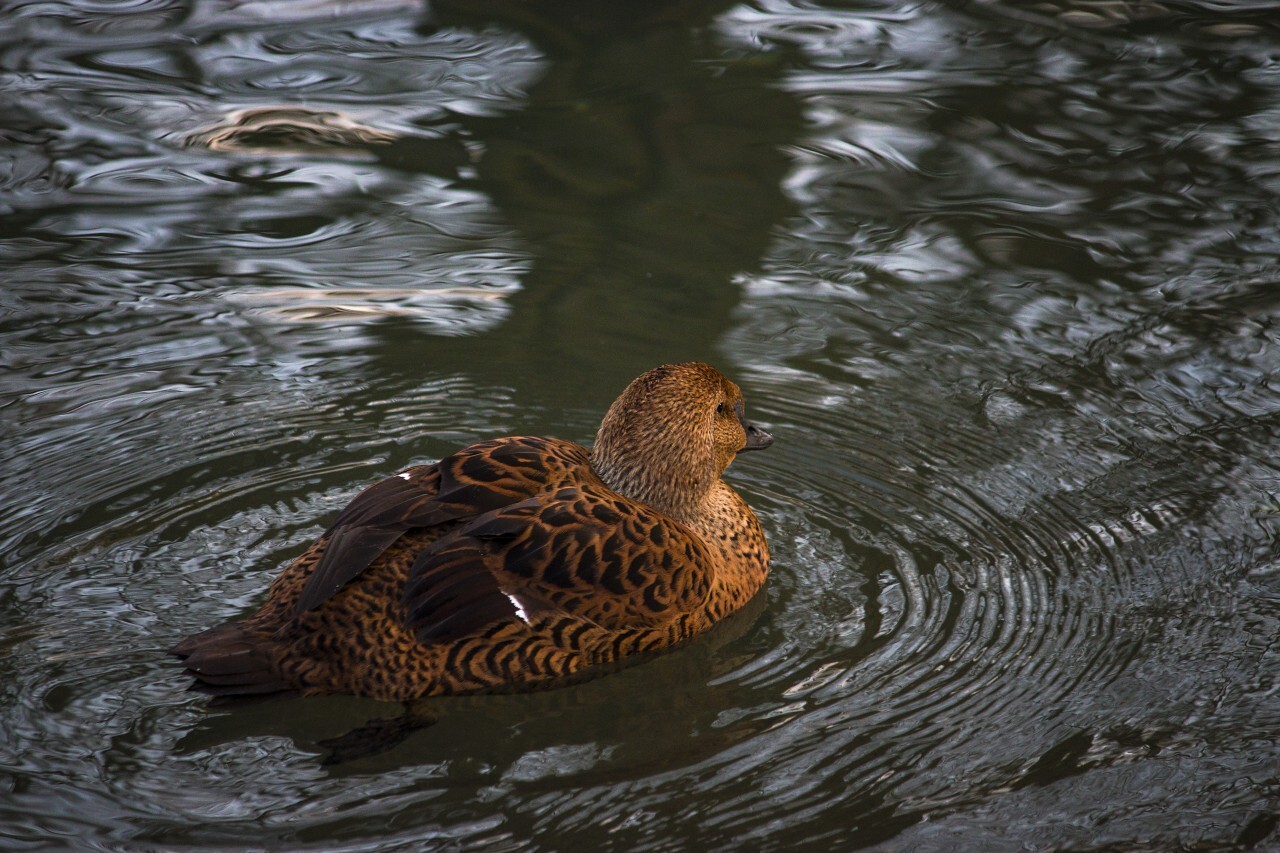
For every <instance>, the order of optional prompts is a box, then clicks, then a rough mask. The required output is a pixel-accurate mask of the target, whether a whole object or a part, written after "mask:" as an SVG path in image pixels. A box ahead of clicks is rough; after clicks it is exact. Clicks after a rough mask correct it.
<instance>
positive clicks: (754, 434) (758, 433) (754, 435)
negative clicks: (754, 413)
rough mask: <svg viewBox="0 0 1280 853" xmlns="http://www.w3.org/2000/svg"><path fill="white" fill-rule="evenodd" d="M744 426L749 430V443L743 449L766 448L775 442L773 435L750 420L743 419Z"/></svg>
mask: <svg viewBox="0 0 1280 853" xmlns="http://www.w3.org/2000/svg"><path fill="white" fill-rule="evenodd" d="M742 426H743V429H745V430H746V431H747V443H746V445H745V446H744V447H743V448H742V450H764V449H765V448H766V447H768V446H769V445H771V444H773V436H772V435H770V434H769V433H767V432H765V431H764V430H762V429H760V427H758V426H756V425H755V424H753V423H751V422H750V421H743V423H742ZM738 452H739V453H741V452H742V451H738Z"/></svg>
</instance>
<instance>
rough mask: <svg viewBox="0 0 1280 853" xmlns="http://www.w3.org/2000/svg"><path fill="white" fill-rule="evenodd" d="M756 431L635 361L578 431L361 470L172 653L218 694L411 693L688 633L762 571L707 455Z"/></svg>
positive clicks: (683, 377)
mask: <svg viewBox="0 0 1280 853" xmlns="http://www.w3.org/2000/svg"><path fill="white" fill-rule="evenodd" d="M772 443H773V437H772V436H770V435H769V434H768V433H767V432H764V431H763V430H761V429H759V428H758V427H756V426H754V425H753V424H752V423H751V422H750V421H748V420H747V418H746V415H745V411H744V403H743V397H742V392H741V391H740V390H739V388H738V386H737V385H735V384H734V383H733V382H731V381H729V380H728V379H726V378H725V377H724V376H723V375H722V374H721V373H720V372H719V371H718V370H716V369H715V368H713V367H711V366H710V365H707V364H701V363H697V362H691V363H685V364H675V365H664V366H662V367H657V368H654V369H652V370H649V371H647V372H646V373H644V374H642V375H641V376H640V377H638V378H637V379H635V380H634V381H632V382H631V383H630V384H629V385H628V386H627V388H626V389H625V390H624V391H623V392H622V395H621V396H620V397H618V399H617V400H615V401H614V402H613V404H612V405H611V406H610V407H609V410H608V412H607V413H606V414H605V416H604V420H603V422H602V423H601V425H600V429H599V432H598V433H597V435H596V441H595V445H594V446H593V447H592V449H591V450H589V451H588V450H587V449H586V448H584V447H582V446H580V445H578V444H574V443H572V442H569V441H563V440H560V439H555V438H541V437H530V436H515V437H508V438H499V439H493V440H489V441H482V442H479V443H476V444H473V445H470V446H469V447H465V448H463V449H462V450H459V451H458V452H457V453H454V454H453V455H451V456H448V457H446V458H444V459H442V460H441V461H440V462H438V463H435V464H432V465H422V466H417V467H414V468H410V469H408V470H406V471H403V472H401V473H400V474H397V475H395V476H393V477H390V478H388V479H386V480H383V481H381V482H379V483H376V484H374V485H373V486H370V487H369V488H367V489H366V490H365V491H363V492H362V493H360V494H359V495H358V496H357V497H356V498H355V500H353V501H352V502H351V504H350V505H349V506H347V508H346V509H345V510H343V511H342V512H341V513H340V514H339V516H338V518H337V520H336V521H334V523H333V524H332V525H331V526H330V527H329V529H328V530H327V531H326V532H325V533H324V534H323V535H322V536H321V537H320V538H319V539H318V540H317V541H316V542H315V543H314V544H313V545H312V546H311V547H310V548H309V549H308V550H307V551H306V552H305V553H304V554H302V555H301V556H300V557H299V558H298V559H297V560H295V561H294V562H293V563H292V564H291V565H290V566H289V567H288V568H287V569H285V571H284V572H283V573H282V574H281V575H280V576H279V577H278V578H277V579H276V580H275V582H274V583H272V585H271V588H270V591H269V593H268V598H267V601H266V603H265V604H264V605H263V606H262V607H261V608H260V609H259V610H258V612H257V613H255V614H254V615H253V616H251V617H250V618H248V619H246V620H244V621H241V622H231V623H227V624H224V625H220V626H217V627H214V628H212V629H210V630H208V631H204V632H203V633H199V634H195V635H193V636H191V637H188V638H187V639H185V640H183V641H182V642H181V643H179V644H178V645H177V646H176V647H175V648H174V649H173V653H174V654H176V655H178V656H180V657H182V658H184V660H185V665H186V667H187V670H188V671H189V672H190V674H191V675H193V676H194V677H195V679H196V682H195V684H194V686H193V689H196V690H200V691H203V692H205V693H208V694H211V695H212V696H214V697H218V699H220V700H228V699H236V698H243V697H262V696H271V695H287V694H302V695H316V694H328V693H341V694H351V695H356V696H368V697H373V698H376V699H383V700H390V701H399V702H405V703H413V702H416V701H417V700H422V699H425V698H428V697H435V696H443V695H458V694H467V693H479V692H488V691H522V690H535V689H539V688H544V687H550V686H557V685H561V684H565V683H568V682H572V681H576V680H581V679H583V678H589V677H592V676H594V675H597V674H600V673H601V672H603V671H607V670H608V669H610V668H613V667H617V666H620V665H624V664H626V663H629V662H632V661H635V660H638V659H641V658H642V657H643V655H645V654H646V653H652V652H658V651H662V650H665V649H669V648H672V647H674V646H677V645H679V644H681V643H683V642H685V641H687V640H689V639H690V638H692V637H693V636H695V635H697V634H699V633H701V632H703V631H705V630H707V629H708V628H710V627H711V626H712V625H714V624H716V623H717V622H719V621H720V620H722V619H724V618H725V617H727V616H728V615H730V614H732V613H734V612H735V611H737V610H739V609H740V608H742V607H743V605H745V604H746V603H747V602H748V601H749V600H751V598H752V597H753V596H754V595H755V594H756V593H757V592H758V591H759V590H760V588H761V587H762V586H763V585H764V582H765V579H766V577H767V576H768V573H769V548H768V544H767V542H766V541H765V536H764V532H763V530H762V529H761V527H760V523H759V521H758V520H757V519H756V516H755V514H754V513H753V512H752V511H751V508H750V507H748V506H747V504H746V503H745V502H744V501H743V500H742V498H741V497H740V496H739V495H738V493H737V492H736V491H734V489H733V488H732V487H730V486H729V485H728V484H727V483H725V482H724V480H723V479H721V475H722V474H723V472H724V470H725V468H727V467H728V465H729V464H730V463H731V462H732V461H733V460H734V458H736V456H737V454H738V453H740V452H743V451H747V450H760V449H764V448H766V447H768V446H769V445H770V444H772ZM417 718H418V719H419V720H424V719H428V717H426V716H425V715H424V714H423V713H421V712H419V713H418V714H417ZM417 724H418V725H420V724H421V722H418V723H417ZM402 734H403V733H400V736H402Z"/></svg>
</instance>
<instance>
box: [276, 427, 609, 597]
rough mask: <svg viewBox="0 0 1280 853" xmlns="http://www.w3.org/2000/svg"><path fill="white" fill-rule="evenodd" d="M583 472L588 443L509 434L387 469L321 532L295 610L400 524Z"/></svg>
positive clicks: (423, 523) (424, 522)
mask: <svg viewBox="0 0 1280 853" xmlns="http://www.w3.org/2000/svg"><path fill="white" fill-rule="evenodd" d="M584 472H585V474H584ZM584 475H590V465H589V463H588V457H587V451H586V450H585V449H584V448H582V447H580V446H578V445H576V444H573V443H571V442H567V441H560V440H558V439H554V438H539V437H532V436H515V437H511V438H499V439H493V440H490V441H482V442H479V443H477V444H472V445H470V446H469V447H465V448H463V449H462V450H460V451H458V452H457V453H455V454H453V455H452V456H447V457H445V458H444V459H442V460H440V462H438V463H436V464H435V465H423V466H419V467H416V468H410V469H409V470H407V471H405V472H403V473H401V474H397V475H396V476H394V477H388V478H387V479H385V480H382V481H381V482H378V483H374V484H373V485H372V486H370V487H369V488H367V489H365V490H364V491H363V492H361V493H360V494H359V495H357V496H356V498H355V499H354V500H353V501H352V502H351V503H350V504H348V505H347V507H346V509H344V510H343V511H342V512H341V513H340V514H339V515H338V517H337V519H335V520H334V522H333V524H332V525H330V527H329V529H328V531H327V532H326V533H325V537H326V538H327V542H326V544H325V549H324V553H323V554H322V555H321V557H320V560H319V562H318V563H317V564H316V568H315V570H314V571H313V572H312V573H311V575H310V577H308V578H307V581H306V584H305V585H304V586H303V589H302V593H301V595H300V596H299V598H298V602H297V605H296V612H297V613H303V612H305V611H307V610H312V609H314V608H316V607H318V606H320V605H321V604H322V603H324V602H325V601H327V600H328V599H329V598H331V597H332V596H333V595H334V594H335V593H336V592H338V590H340V589H342V588H343V587H344V586H346V585H347V584H348V583H350V582H351V581H352V580H353V579H354V578H356V577H357V576H359V575H360V573H361V572H363V571H364V570H365V569H367V568H368V567H369V565H370V564H371V563H373V561H374V560H376V559H377V558H378V557H379V555H381V554H382V553H383V552H385V551H386V550H387V549H388V548H390V547H391V546H392V545H394V544H395V543H396V541H397V540H399V538H400V537H401V536H403V535H404V534H405V532H406V531H409V530H413V529H415V528H423V527H432V526H434V525H437V524H443V523H446V522H452V521H457V520H458V519H463V518H468V517H471V516H475V515H479V514H481V513H484V512H488V511H490V510H493V509H497V508H499V507H502V506H505V505H507V504H510V503H512V502H514V501H519V500H523V499H525V498H528V497H532V496H533V495H536V494H538V493H539V492H542V491H546V490H547V489H549V488H554V487H555V486H557V485H560V484H562V483H566V482H572V481H574V480H577V479H581V478H582V477H583V476H584Z"/></svg>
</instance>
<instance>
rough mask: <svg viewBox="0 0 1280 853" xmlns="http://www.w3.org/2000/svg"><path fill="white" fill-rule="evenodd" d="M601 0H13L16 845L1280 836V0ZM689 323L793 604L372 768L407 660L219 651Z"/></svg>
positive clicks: (917, 846) (5, 748)
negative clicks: (766, 446) (297, 589)
mask: <svg viewBox="0 0 1280 853" xmlns="http://www.w3.org/2000/svg"><path fill="white" fill-rule="evenodd" d="M597 5H598V4H581V5H573V4H569V5H565V4H546V5H545V6H543V5H532V6H526V5H524V4H508V3H505V2H499V3H494V4H487V7H486V6H476V5H475V4H457V7H456V8H455V7H454V4H449V3H446V4H433V5H431V6H429V7H426V8H420V7H419V6H417V5H416V4H412V3H406V2H399V0H370V2H364V3H361V2H349V3H323V4H322V3H313V2H305V0H299V1H298V2H276V3H269V4H268V3H256V2H194V0H192V2H188V3H172V2H165V0H150V2H132V3H110V4H108V3H91V2H79V3H57V2H44V3H31V4H23V5H18V4H11V5H9V6H6V7H4V8H3V9H0V69H3V75H2V76H0V101H2V103H3V116H4V118H3V121H2V122H0V140H3V146H4V158H3V163H4V170H3V173H2V176H0V181H3V183H2V187H3V189H2V190H0V234H3V238H4V239H3V240H0V270H2V275H3V280H4V282H5V284H4V287H3V289H0V360H2V363H3V365H4V369H3V372H0V411H2V415H0V431H2V432H0V435H2V436H3V438H2V440H0V466H2V470H3V472H4V483H5V486H4V491H3V501H2V504H0V520H2V522H3V523H2V524H0V531H3V532H2V533H0V626H2V627H0V649H2V650H3V652H2V653H0V847H3V848H5V849H14V850H23V849H48V848H49V847H50V846H53V847H57V846H68V847H79V848H89V849H109V850H152V849H175V848H182V849H245V848H253V849H280V848H288V849H315V850H353V851H354V850H373V849H377V850H400V849H403V850H417V849H423V848H424V847H426V848H447V849H453V848H468V849H470V848H478V849H511V850H514V849H535V850H537V849H558V850H560V849H601V848H606V849H628V850H630V849H637V850H652V849H658V850H671V849H700V848H704V849H705V848H711V849H748V848H749V849H859V848H862V849H867V848H870V849H878V850H945V849H983V850H1021V849H1028V848H1029V849H1064V848H1070V849H1090V850H1135V849H1139V850H1142V849H1151V850H1166V849H1174V848H1182V849H1222V848H1224V847H1232V846H1233V845H1234V848H1233V849H1280V836H1278V835H1277V826H1278V825H1280V744H1278V740H1280V734H1278V733H1280V696H1278V695H1277V694H1278V691H1280V666H1278V663H1280V649H1278V648H1277V640H1276V637H1277V629H1278V628H1280V560H1278V558H1277V545H1276V534H1277V531H1278V530H1280V471H1278V470H1277V464H1276V462H1275V460H1276V459H1277V458H1280V453H1277V451H1278V450H1280V397H1278V396H1277V391H1278V390H1280V389H1278V388H1277V385H1276V381H1275V376H1276V371H1277V368H1280V354H1278V353H1280V349H1278V348H1277V344H1278V342H1280V323H1278V320H1280V283H1278V279H1280V274H1278V269H1277V267H1278V266H1280V264H1278V259H1280V222H1277V219H1278V218H1280V217H1278V215H1277V211H1280V203H1278V202H1280V136H1278V135H1277V131H1276V127H1277V126H1278V125H1280V64H1278V62H1277V57H1278V56H1280V26H1278V25H1277V24H1276V23H1275V22H1276V20H1278V19H1280V18H1278V15H1277V13H1278V12H1280V9H1277V7H1276V6H1275V5H1274V4H1267V3H1260V2H1259V3H1252V4H1250V3H1244V2H1240V3H1213V2H1207V0H1206V2H1190V0H1181V2H1173V1H1172V0H1168V2H1164V3H1143V4H1120V3H1108V2H1085V0H1079V2H1074V3H1073V2H1053V0H1047V2H1042V3H1034V4H1027V3H1014V2H995V1H994V0H989V2H970V3H964V2H948V3H940V2H925V3H888V2H885V3H857V4H832V5H830V6H820V5H801V4H793V3H788V2H774V0H767V2H760V3H757V4H755V5H751V6H747V5H741V6H733V5H731V4H727V3H717V2H690V3H682V4H663V5H655V4H651V3H648V4H610V5H609V6H608V8H607V9H601V8H597ZM633 6H634V8H633ZM689 358H700V359H705V360H709V361H712V362H714V363H716V364H717V365H719V366H720V367H721V368H722V369H723V370H725V372H727V373H728V374H730V375H731V376H732V377H733V378H735V379H736V380H738V381H739V382H740V383H741V384H742V386H743V388H744V391H745V393H746V395H747V401H748V410H749V412H750V413H751V415H752V416H753V418H754V419H756V420H757V421H759V422H760V423H761V424H762V425H763V426H765V427H766V428H768V429H769V430H770V431H771V432H773V433H774V434H775V435H776V436H777V437H778V442H777V444H776V445H775V446H774V447H773V448H771V449H770V450H769V451H768V452H767V453H762V454H752V456H751V457H749V458H744V459H743V460H741V461H740V462H739V463H737V464H735V465H734V466H733V468H731V469H730V475H731V479H732V480H733V482H734V483H735V484H736V485H737V486H739V488H740V489H741V490H742V492H743V493H744V494H745V495H746V496H747V497H748V499H749V501H750V502H751V503H752V505H753V506H755V507H756V508H757V511H758V513H759V514H760V516H761V518H762V520H763V523H764V525H765V528H766V531H767V533H768V535H769V537H770V540H771V542H772V543H773V548H774V575H773V578H772V580H771V582H770V586H769V588H768V590H767V593H766V596H765V597H764V598H763V599H761V600H760V601H759V602H758V604H757V605H756V607H755V608H754V609H753V612H752V613H750V614H748V616H747V618H745V619H743V620H739V621H738V622H737V623H735V624H734V625H731V626H726V630H723V631H719V632H717V633H716V634H715V635H714V636H712V637H709V638H708V639H707V640H705V641H703V642H701V643H698V644H696V645H695V646H693V647H692V648H690V649H687V650H684V651H681V652H679V653H676V654H673V655H669V656H666V657H664V658H661V659H659V660H657V661H655V662H653V663H651V664H646V665H644V666H641V667H637V668H634V669H631V670H627V671H624V672H621V673H618V674H615V675H612V676H609V677H607V678H604V679H600V680H598V681H595V682H591V683H588V684H584V685H580V686H577V687H573V688H568V689H564V690H560V691H555V692H551V693H546V694H541V695H536V696H506V697H480V698H473V699H463V700H453V701H451V702H446V703H442V709H441V710H442V714H443V716H442V719H441V721H440V722H439V723H438V724H437V725H435V726H434V727H432V728H430V729H427V730H425V731H423V732H420V733H418V734H417V735H415V736H414V737H412V738H411V739H410V740H409V741H408V742H407V743H405V744H403V745H401V746H400V747H398V748H397V749H395V750H393V751H391V752H389V753H386V754H384V755H381V756H377V757H372V758H367V759H363V760H360V761H355V762H352V763H350V764H347V765H342V766H339V767H336V768H332V767H326V766H322V765H321V764H320V761H319V756H320V754H321V752H322V750H321V749H320V747H319V746H318V745H317V742H318V741H319V740H321V739H324V738H326V737H332V736H334V735H337V734H340V733H342V732H344V731H347V730H349V729H351V728H353V727H354V726H357V725H359V724H361V723H363V722H364V721H365V720H367V719H369V718H371V717H376V716H389V715H392V714H394V713H396V711H397V709H396V708H395V707H394V706H389V705H383V704H380V703H377V702H370V701H365V700H355V699H348V698H326V699H316V700H295V701H290V702H282V703H272V704H267V705H261V706H256V707H253V708H248V709H242V710H236V711H233V712H229V711H223V710H209V709H207V708H206V706H205V705H204V703H203V701H202V700H201V699H200V698H199V697H197V696H195V695H193V694H189V693H187V692H185V686H186V684H185V681H184V680H183V679H182V678H181V677H180V675H179V672H178V669H177V667H176V666H175V665H174V664H173V663H172V662H171V661H170V660H167V659H166V658H165V657H164V655H163V650H164V649H165V648H167V647H168V646H170V645H171V644H172V643H173V642H174V641H176V640H177V639H179V638H180V637H182V636H184V635H185V634H187V633H189V632H191V631H194V630H197V629H200V628H203V627H205V626H208V625H210V624H213V623H216V622H219V621H222V620H225V619H228V618H233V617H235V616H237V615H240V614H243V613H245V612H247V611H249V610H250V609H252V608H253V607H254V606H255V604H256V603H257V602H258V601H259V600H260V596H261V594H262V592H263V590H264V589H265V587H266V584H267V583H268V581H269V579H270V578H271V577H272V576H273V575H274V574H275V572H276V571H277V570H278V569H279V567H280V566H281V565H282V564H283V563H284V562H285V561H286V560H287V559H289V558H290V557H291V556H292V555H294V554H296V553H297V552H298V551H299V550H300V549H301V548H302V547H304V545H305V544H306V543H307V542H309V541H310V539H311V538H312V537H313V536H315V535H316V534H317V533H318V532H319V531H320V530H321V529H322V528H323V526H324V524H325V523H326V521H327V520H328V519H329V518H331V517H332V515H333V514H334V513H335V512H336V511H337V510H338V509H339V508H340V507H341V506H342V505H343V503H344V502H345V501H346V500H347V499H349V497H350V496H351V495H353V494H354V493H355V491H356V490H358V489H359V488H360V487H361V486H363V485H364V484H366V483H368V482H371V481H373V480H374V479H377V478H379V477H382V476H385V475H387V474H390V473H392V472H394V471H396V470H398V469H399V468H401V467H403V466H406V465H409V464H413V463H418V462H424V461H428V460H432V459H436V458H439V457H440V456H441V455H443V454H445V453H447V452H449V450H450V449H452V448H454V447H456V446H458V445H460V444H462V443H464V442H467V441H470V440H474V439H477V438H482V437H487V436H493V435H500V434H505V433H518V432H527V433H550V434H554V435H558V436H561V437H564V438H569V439H574V440H580V441H589V440H590V438H591V436H592V435H593V433H594V430H595V426H596V424H597V423H598V419H599V417H600V415H601V413H602V412H603V411H604V408H605V407H606V406H607V405H608V403H609V402H610V400H611V399H612V398H613V396H614V395H615V394H616V393H617V391H618V390H620V389H621V387H622V386H623V385H624V384H625V383H626V382H627V381H628V380H629V379H630V378H631V377H632V376H634V375H635V374H637V373H639V372H640V371H642V370H644V369H646V368H647V367H650V366H653V365H654V364H657V363H661V362H668V361H676V360H684V359H689Z"/></svg>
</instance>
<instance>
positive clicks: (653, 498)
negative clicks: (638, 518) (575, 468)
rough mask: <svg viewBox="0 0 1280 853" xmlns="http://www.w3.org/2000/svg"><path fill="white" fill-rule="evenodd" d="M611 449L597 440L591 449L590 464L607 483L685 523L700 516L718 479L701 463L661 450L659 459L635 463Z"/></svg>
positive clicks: (690, 522)
mask: <svg viewBox="0 0 1280 853" xmlns="http://www.w3.org/2000/svg"><path fill="white" fill-rule="evenodd" d="M608 450H609V447H608V445H607V444H606V446H605V447H604V448H601V447H600V442H597V443H596V447H595V449H593V450H592V452H591V467H592V468H593V469H594V470H595V472H596V474H597V475H599V477H600V479H602V480H604V482H605V485H607V486H608V487H609V488H611V489H613V490H614V491H615V492H617V493H618V494H620V495H623V496H625V497H628V498H631V499H632V500H635V501H639V502H640V503H642V504H645V505H646V506H650V507H652V508H653V509H656V510H657V511H658V512H660V513H662V514H663V515H666V516H667V517H669V518H673V519H675V520H676V521H679V522H681V523H683V524H692V523H693V522H694V521H695V520H696V519H697V518H698V517H699V515H700V513H701V510H702V505H703V503H704V501H705V500H706V499H707V496H708V494H709V493H710V492H711V487H712V486H714V485H715V482H716V481H717V480H718V479H719V478H718V477H715V476H713V474H712V472H709V471H706V470H705V469H704V468H702V466H694V465H690V464H689V461H687V460H685V459H683V458H681V457H682V456H683V455H684V454H679V455H677V456H674V457H673V456H670V455H666V454H659V455H658V459H647V460H645V461H644V463H643V464H635V463H629V461H628V459H627V457H626V456H625V455H624V456H621V457H619V456H618V455H616V454H611V453H609V452H608Z"/></svg>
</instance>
